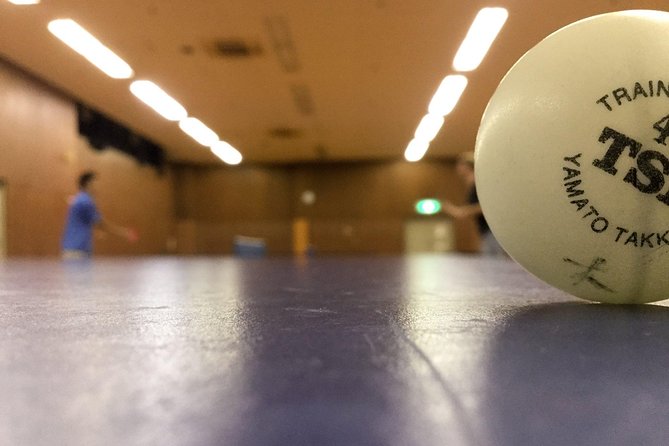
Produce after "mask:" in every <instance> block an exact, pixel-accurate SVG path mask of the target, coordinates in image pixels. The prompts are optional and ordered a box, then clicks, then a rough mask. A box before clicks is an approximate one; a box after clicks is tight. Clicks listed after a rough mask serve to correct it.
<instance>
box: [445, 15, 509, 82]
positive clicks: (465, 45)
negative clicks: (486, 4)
mask: <svg viewBox="0 0 669 446" xmlns="http://www.w3.org/2000/svg"><path fill="white" fill-rule="evenodd" d="M507 17H509V12H508V11H507V10H506V9H504V8H483V9H481V10H480V11H479V13H478V14H476V18H475V19H474V21H473V22H472V24H471V26H470V27H469V31H467V35H466V36H465V38H464V40H463V41H462V43H461V44H460V48H459V49H458V52H457V53H456V54H455V58H454V59H453V68H454V69H455V70H456V71H472V70H474V69H476V67H478V66H479V65H480V64H481V61H482V60H483V58H484V57H485V55H486V53H487V52H488V50H489V49H490V46H491V45H492V43H493V42H494V41H495V38H497V34H499V32H500V30H501V29H502V26H504V22H506V19H507Z"/></svg>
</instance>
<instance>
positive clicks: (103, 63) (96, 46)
mask: <svg viewBox="0 0 669 446" xmlns="http://www.w3.org/2000/svg"><path fill="white" fill-rule="evenodd" d="M48 28H49V31H51V33H52V34H53V35H54V36H56V37H58V38H59V39H60V40H62V41H63V42H64V43H65V44H66V45H67V46H69V47H70V48H72V49H73V50H74V51H76V52H77V53H79V54H81V55H82V56H84V57H85V58H86V59H87V60H88V61H89V62H90V63H92V64H93V65H95V66H96V67H98V68H99V69H100V70H102V71H103V72H104V73H105V74H106V75H107V76H109V77H112V78H114V79H128V78H131V77H132V76H133V74H134V73H133V71H132V68H130V65H128V64H127V63H125V61H124V60H123V59H121V58H120V57H118V56H117V55H116V54H114V52H113V51H112V50H110V49H109V48H107V47H106V46H104V45H103V44H102V43H100V41H99V40H98V39H96V38H95V37H94V36H93V35H92V34H91V33H89V32H88V31H86V30H85V29H84V28H82V27H81V26H80V25H79V24H78V23H77V22H75V21H74V20H72V19H58V20H52V21H51V22H49V25H48Z"/></svg>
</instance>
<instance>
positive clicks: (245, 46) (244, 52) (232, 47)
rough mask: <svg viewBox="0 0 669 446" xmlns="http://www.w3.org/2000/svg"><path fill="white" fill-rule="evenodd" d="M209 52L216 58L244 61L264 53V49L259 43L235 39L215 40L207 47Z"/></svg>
mask: <svg viewBox="0 0 669 446" xmlns="http://www.w3.org/2000/svg"><path fill="white" fill-rule="evenodd" d="M207 50H208V53H209V54H211V55H212V56H214V57H221V58H227V59H244V58H247V57H252V56H258V55H260V54H261V53H262V47H261V46H260V45H259V44H258V43H252V42H247V41H245V40H243V39H234V38H231V39H218V40H214V41H213V42H211V43H210V44H209V45H208V46H207Z"/></svg>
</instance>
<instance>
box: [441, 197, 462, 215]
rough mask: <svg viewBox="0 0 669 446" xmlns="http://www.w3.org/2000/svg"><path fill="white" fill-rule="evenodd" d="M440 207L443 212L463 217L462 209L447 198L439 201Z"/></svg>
mask: <svg viewBox="0 0 669 446" xmlns="http://www.w3.org/2000/svg"><path fill="white" fill-rule="evenodd" d="M441 207H442V208H443V209H444V212H445V213H446V214H448V215H450V216H451V217H453V218H455V219H461V218H464V217H465V213H464V211H463V210H462V209H461V208H460V207H459V206H456V205H454V204H453V203H451V202H450V201H448V200H443V201H442V202H441Z"/></svg>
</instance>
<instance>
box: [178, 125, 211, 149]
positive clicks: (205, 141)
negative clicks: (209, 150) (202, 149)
mask: <svg viewBox="0 0 669 446" xmlns="http://www.w3.org/2000/svg"><path fill="white" fill-rule="evenodd" d="M179 128H180V129H181V130H183V131H184V133H185V134H187V135H188V136H190V137H191V138H193V139H194V140H195V141H197V142H198V143H200V144H202V145H203V146H207V147H211V146H212V145H214V143H216V141H218V135H217V134H216V132H214V131H213V130H212V129H210V128H209V127H207V126H206V125H204V124H203V123H202V121H200V120H199V119H197V118H186V119H182V120H181V121H179Z"/></svg>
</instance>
